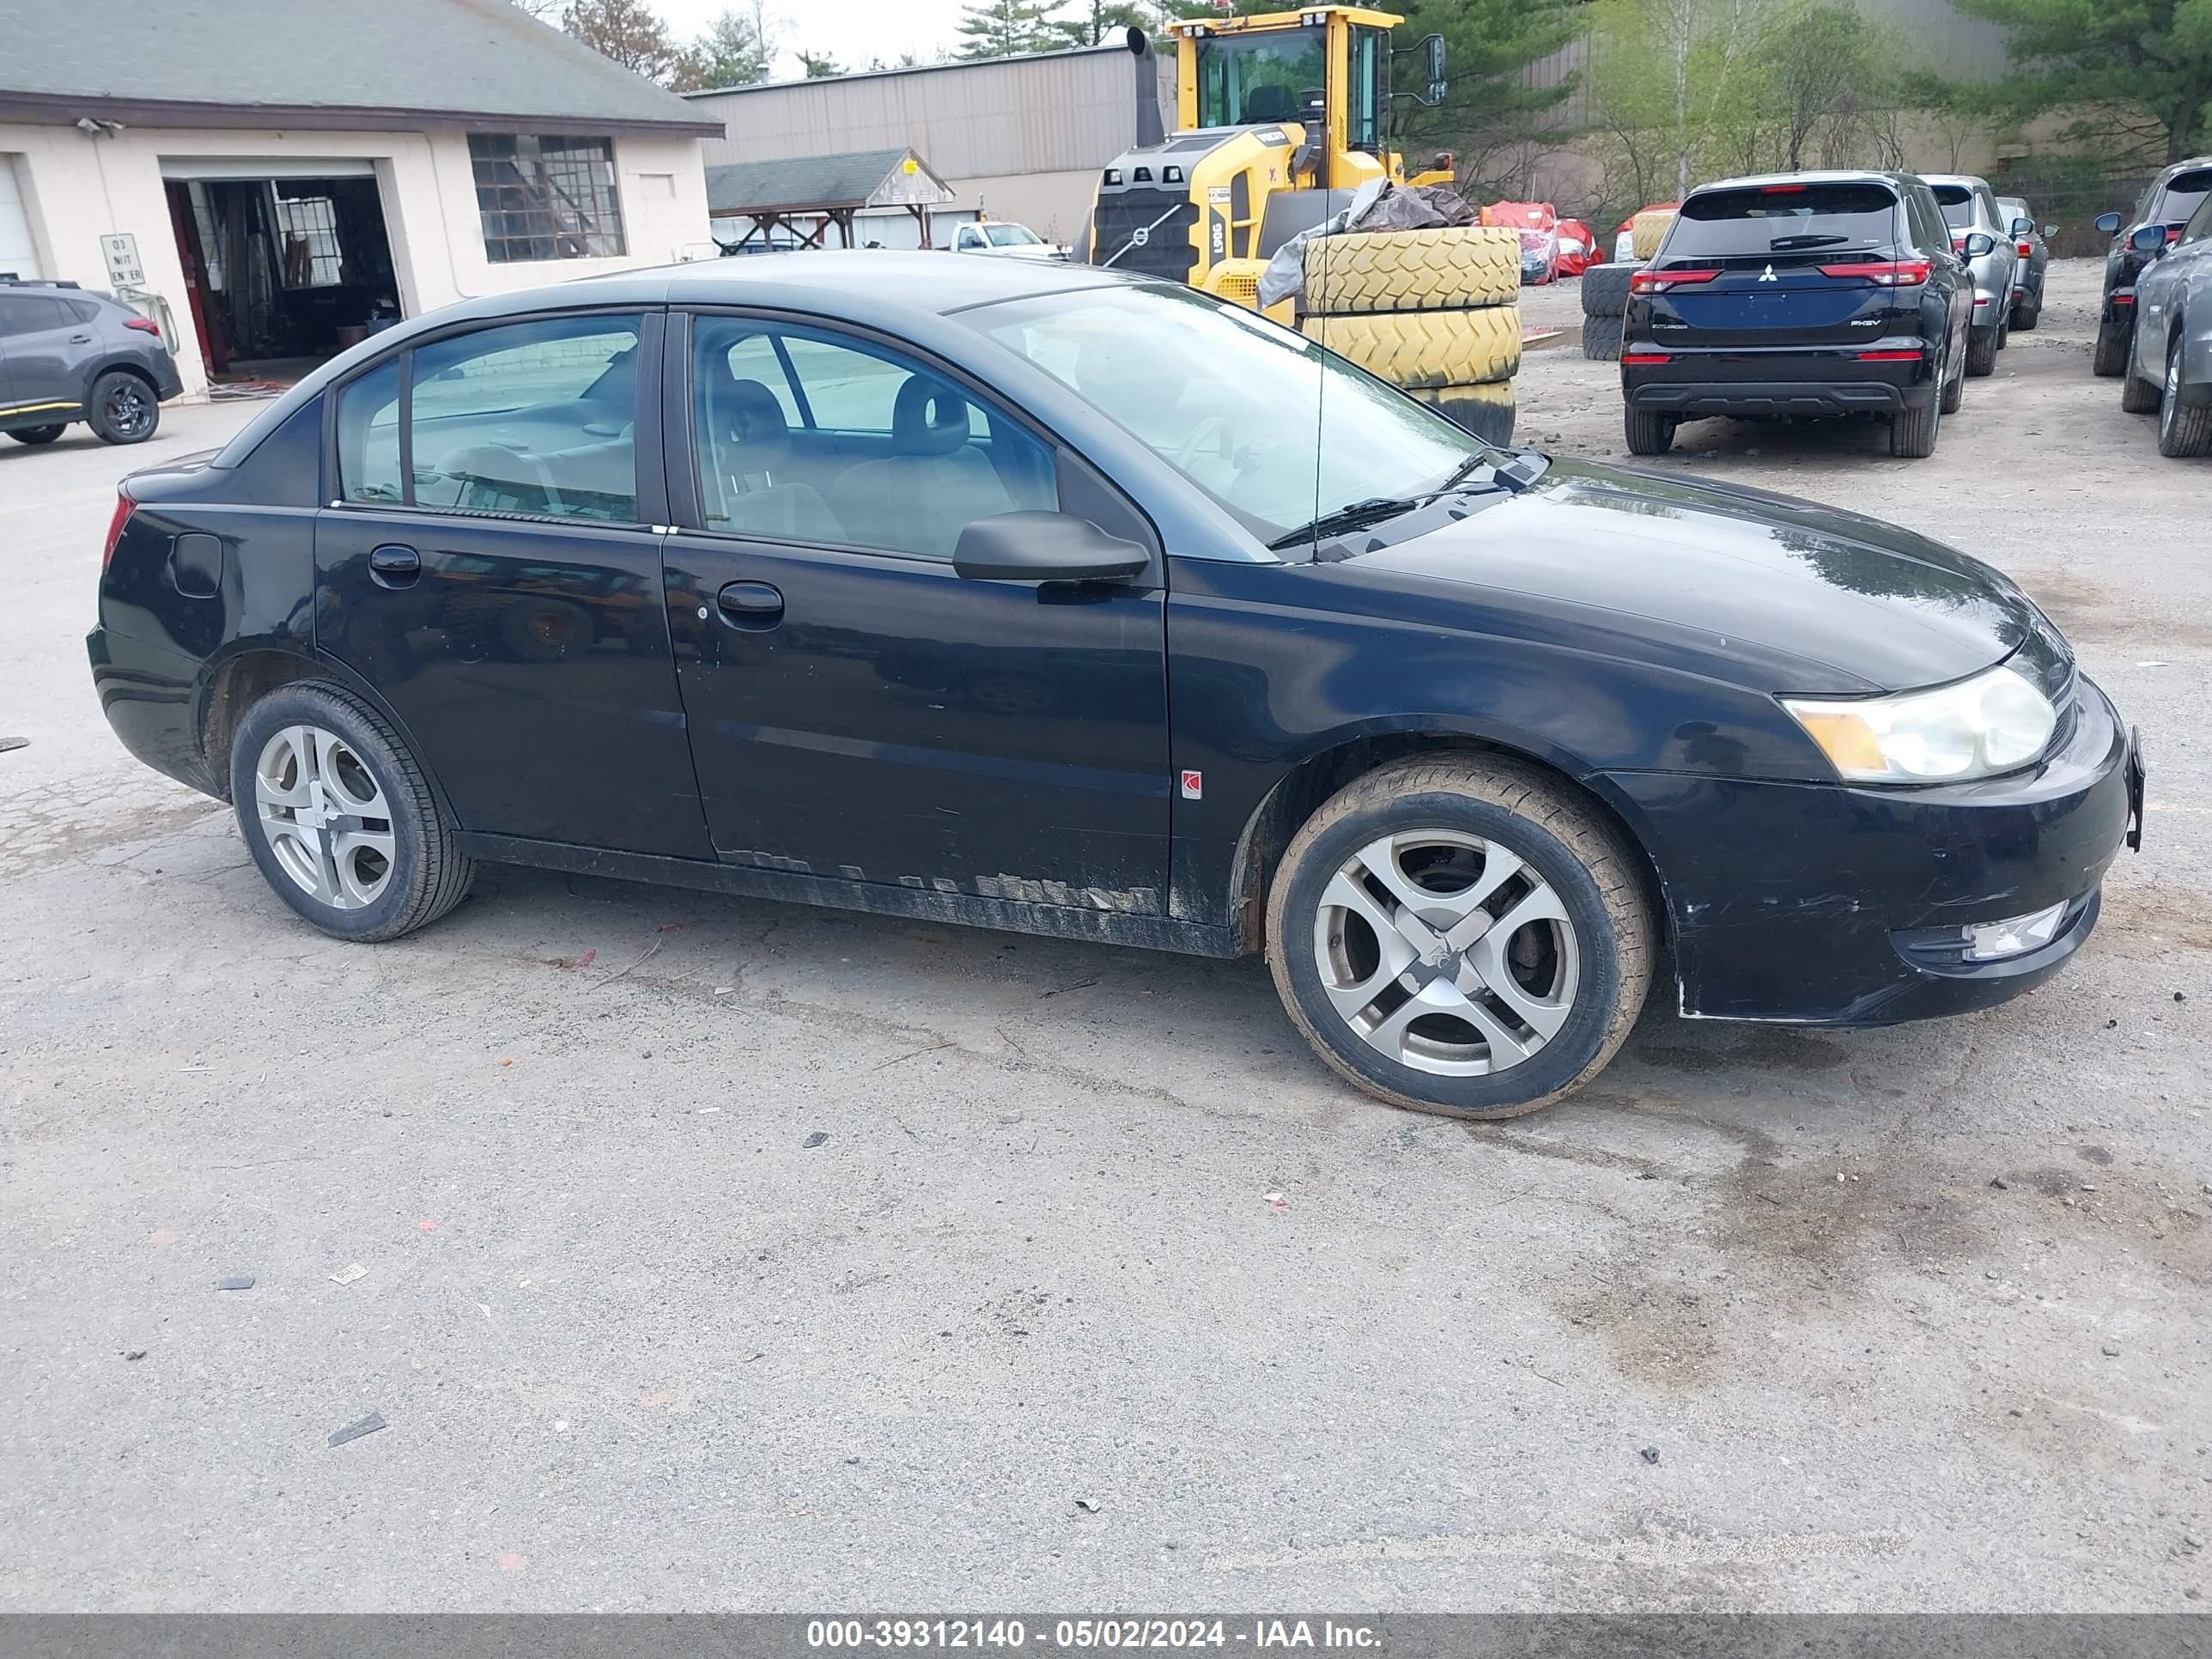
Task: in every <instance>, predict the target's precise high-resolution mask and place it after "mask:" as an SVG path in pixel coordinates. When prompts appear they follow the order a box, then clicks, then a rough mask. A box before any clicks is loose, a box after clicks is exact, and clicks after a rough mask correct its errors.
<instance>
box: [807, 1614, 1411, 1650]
mask: <svg viewBox="0 0 2212 1659" xmlns="http://www.w3.org/2000/svg"><path fill="white" fill-rule="evenodd" d="M1380 1644H1381V1632H1379V1631H1377V1630H1376V1628H1375V1626H1372V1625H1366V1624H1356V1623H1351V1622H1340V1621H1339V1620H1335V1619H1334V1618H1321V1619H1296V1618H1288V1619H1285V1618H1270V1617H1266V1616H1256V1617H1251V1618H1247V1619H1218V1618H1212V1619H1209V1618H1192V1619H1167V1618H1089V1619H1060V1618H1053V1617H1050V1616H1047V1617H1044V1618H1032V1619H1015V1618H990V1617H975V1618H964V1619H951V1618H937V1619H864V1618H852V1617H847V1618H836V1619H810V1620H807V1621H806V1645H807V1646H808V1647H810V1648H817V1649H829V1650H836V1649H841V1648H844V1649H861V1648H878V1649H881V1648H892V1649H898V1648H906V1649H932V1648H937V1649H957V1648H986V1649H993V1648H995V1649H1001V1650H1006V1649H1020V1648H1025V1647H1030V1646H1032V1645H1034V1646H1036V1647H1038V1648H1047V1649H1054V1650H1077V1649H1091V1648H1104V1649H1132V1648H1134V1649H1173V1648H1230V1647H1243V1648H1338V1649H1355V1650H1373V1649H1375V1648H1376V1647H1378V1646H1380Z"/></svg>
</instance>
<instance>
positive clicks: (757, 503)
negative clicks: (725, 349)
mask: <svg viewBox="0 0 2212 1659" xmlns="http://www.w3.org/2000/svg"><path fill="white" fill-rule="evenodd" d="M711 361H712V362H713V368H710V369H709V370H708V380H707V452H708V453H707V458H708V461H709V462H710V463H711V465H710V469H709V471H708V476H707V477H704V478H702V479H701V480H700V483H701V486H702V488H701V490H700V495H701V498H702V501H703V502H704V504H705V507H706V509H707V525H708V528H709V529H712V530H734V531H736V532H738V533H740V534H742V535H750V536H767V537H776V538H787V539H790V540H793V541H805V542H842V541H843V540H844V539H845V532H844V529H843V527H842V526H840V525H839V524H838V522H837V515H836V513H832V512H831V511H830V510H829V503H828V502H827V501H823V499H822V495H821V492H820V491H818V490H817V489H815V488H814V487H813V486H812V485H811V484H803V483H778V482H777V481H776V471H777V469H779V468H781V467H782V466H784V465H786V464H787V462H788V461H789V460H790V459H791V424H790V422H788V421H787V420H786V419H785V418H784V414H783V405H782V404H780V403H778V402H776V400H775V393H774V392H770V391H769V389H768V388H767V387H766V386H763V385H762V384H761V383H760V382H759V381H758V380H739V379H738V377H737V375H736V374H734V373H733V372H732V369H731V368H730V364H729V360H728V359H727V358H726V357H723V356H715V357H714V358H713V359H712V360H711Z"/></svg>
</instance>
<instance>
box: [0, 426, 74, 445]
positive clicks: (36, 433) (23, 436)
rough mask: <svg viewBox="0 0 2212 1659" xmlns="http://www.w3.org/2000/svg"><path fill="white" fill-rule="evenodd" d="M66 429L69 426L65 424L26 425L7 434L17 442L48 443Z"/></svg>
mask: <svg viewBox="0 0 2212 1659" xmlns="http://www.w3.org/2000/svg"><path fill="white" fill-rule="evenodd" d="M68 430H69V428H68V427H67V426H66V425H63V426H26V427H19V428H16V429H15V431H13V432H11V433H9V437H11V438H13V439H14V440H15V441H16V442H17V443H19V444H32V445H38V444H50V443H52V442H53V441H54V440H55V439H57V438H58V437H60V436H61V435H62V434H63V433H64V432H66V431H68Z"/></svg>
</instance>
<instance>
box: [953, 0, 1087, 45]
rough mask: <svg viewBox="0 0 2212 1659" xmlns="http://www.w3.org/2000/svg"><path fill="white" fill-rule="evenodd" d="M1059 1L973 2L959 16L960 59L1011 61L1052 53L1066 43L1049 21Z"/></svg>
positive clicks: (1012, 0)
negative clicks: (1024, 54)
mask: <svg viewBox="0 0 2212 1659" xmlns="http://www.w3.org/2000/svg"><path fill="white" fill-rule="evenodd" d="M1059 9H1060V0H975V3H973V4H971V5H969V6H968V7H967V8H966V9H964V10H963V12H962V13H961V15H960V22H959V26H958V28H957V33H958V34H959V36H960V44H959V45H958V46H957V47H956V48H954V52H955V55H956V56H957V57H961V58H1011V57H1012V56H1014V55H1015V54H1017V53H1019V52H1052V51H1054V50H1056V49H1057V48H1060V47H1063V46H1066V45H1067V44H1068V40H1067V36H1066V34H1065V33H1063V32H1062V31H1061V29H1060V27H1059V26H1058V25H1056V24H1055V23H1054V21H1052V15H1053V13H1054V12H1055V11H1057V10H1059Z"/></svg>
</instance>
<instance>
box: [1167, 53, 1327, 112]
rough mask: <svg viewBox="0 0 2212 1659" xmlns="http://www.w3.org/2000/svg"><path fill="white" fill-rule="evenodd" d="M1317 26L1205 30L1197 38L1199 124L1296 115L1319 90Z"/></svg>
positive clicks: (1320, 57)
mask: <svg viewBox="0 0 2212 1659" xmlns="http://www.w3.org/2000/svg"><path fill="white" fill-rule="evenodd" d="M1322 40H1323V36H1322V31H1321V30H1319V29H1273V30H1270V31H1268V32H1267V33H1263V34H1215V35H1208V36H1207V37H1206V39H1204V40H1200V42H1199V43H1198V124H1199V125H1200V126H1202V127H1242V126H1249V125H1253V124H1255V123H1256V122H1261V121H1297V120H1302V119H1304V115H1303V113H1302V112H1303V111H1304V108H1305V106H1306V100H1308V99H1309V98H1319V97H1320V96H1321V95H1322V76H1323V74H1324V72H1325V68H1324V50H1323V46H1322Z"/></svg>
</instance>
